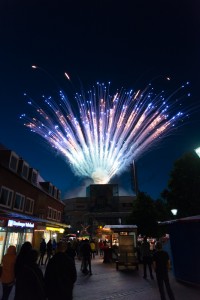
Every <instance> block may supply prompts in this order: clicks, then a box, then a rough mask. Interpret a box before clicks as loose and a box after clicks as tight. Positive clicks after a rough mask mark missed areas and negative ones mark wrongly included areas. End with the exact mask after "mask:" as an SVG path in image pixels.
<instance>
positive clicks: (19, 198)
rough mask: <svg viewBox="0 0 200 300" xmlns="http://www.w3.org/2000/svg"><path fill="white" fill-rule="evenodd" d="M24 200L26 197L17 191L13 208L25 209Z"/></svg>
mask: <svg viewBox="0 0 200 300" xmlns="http://www.w3.org/2000/svg"><path fill="white" fill-rule="evenodd" d="M24 200H25V197H24V196H23V195H21V194H18V193H16V194H15V202H14V207H13V208H14V209H15V210H20V211H23V209H24Z"/></svg>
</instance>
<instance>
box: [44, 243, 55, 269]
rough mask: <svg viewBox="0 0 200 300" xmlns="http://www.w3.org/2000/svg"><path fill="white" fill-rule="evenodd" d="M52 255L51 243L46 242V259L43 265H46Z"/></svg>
mask: <svg viewBox="0 0 200 300" xmlns="http://www.w3.org/2000/svg"><path fill="white" fill-rule="evenodd" d="M52 255H53V245H52V242H51V239H50V240H49V241H48V243H47V257H46V260H45V265H47V263H48V261H49V259H50V258H51V256H52Z"/></svg>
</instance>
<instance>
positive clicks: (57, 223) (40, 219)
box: [0, 145, 69, 261]
mask: <svg viewBox="0 0 200 300" xmlns="http://www.w3.org/2000/svg"><path fill="white" fill-rule="evenodd" d="M63 212H64V203H63V202H62V201H61V192H60V190H59V189H58V188H57V187H56V186H54V185H53V184H52V183H51V182H47V181H45V180H44V179H43V178H42V177H41V175H40V174H39V172H38V170H36V169H34V168H32V167H31V166H29V164H28V163H27V162H26V161H24V160H23V159H22V158H21V157H20V156H19V155H17V154H16V153H15V152H14V151H12V150H8V149H6V148H5V147H4V146H2V145H1V146H0V226H1V227H0V261H1V259H2V256H3V254H5V252H6V250H7V248H8V246H9V245H10V244H13V245H15V246H16V247H17V250H18V249H19V247H20V246H21V244H23V242H24V241H30V242H31V243H32V244H33V246H34V247H35V248H37V249H38V248H39V244H40V241H41V238H45V240H46V242H47V241H48V240H49V239H50V238H52V239H53V238H55V239H56V240H58V239H59V238H60V237H61V234H62V233H63V232H64V230H65V228H66V227H69V226H68V225H66V224H64V223H63Z"/></svg>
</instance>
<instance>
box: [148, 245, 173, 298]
mask: <svg viewBox="0 0 200 300" xmlns="http://www.w3.org/2000/svg"><path fill="white" fill-rule="evenodd" d="M155 249H156V252H155V253H154V255H153V267H154V270H155V272H156V279H157V283H158V288H159V292H160V297H161V300H166V297H165V291H164V284H165V287H166V290H167V294H168V296H169V299H170V300H175V298H174V294H173V292H172V289H171V286H170V282H169V275H168V271H169V269H170V259H169V255H168V253H167V252H166V251H164V250H162V243H160V242H157V243H156V247H155Z"/></svg>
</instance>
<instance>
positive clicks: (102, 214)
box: [63, 184, 135, 235]
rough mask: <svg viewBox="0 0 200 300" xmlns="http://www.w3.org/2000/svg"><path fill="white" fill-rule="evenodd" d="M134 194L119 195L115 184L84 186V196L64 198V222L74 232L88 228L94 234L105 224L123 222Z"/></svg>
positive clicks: (130, 209) (131, 204)
mask: <svg viewBox="0 0 200 300" xmlns="http://www.w3.org/2000/svg"><path fill="white" fill-rule="evenodd" d="M134 199H135V196H119V194H118V185H117V184H94V185H90V186H88V187H87V188H86V197H77V198H70V199H65V200H63V202H64V203H65V222H66V223H68V224H70V225H71V228H72V230H74V233H76V232H79V233H80V232H81V231H82V230H83V228H85V227H87V228H88V233H89V234H90V235H94V234H95V232H96V231H97V229H98V228H102V227H103V226H104V225H106V224H111V225H114V224H125V222H126V218H127V217H128V216H129V215H130V214H131V211H132V206H133V201H134Z"/></svg>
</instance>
